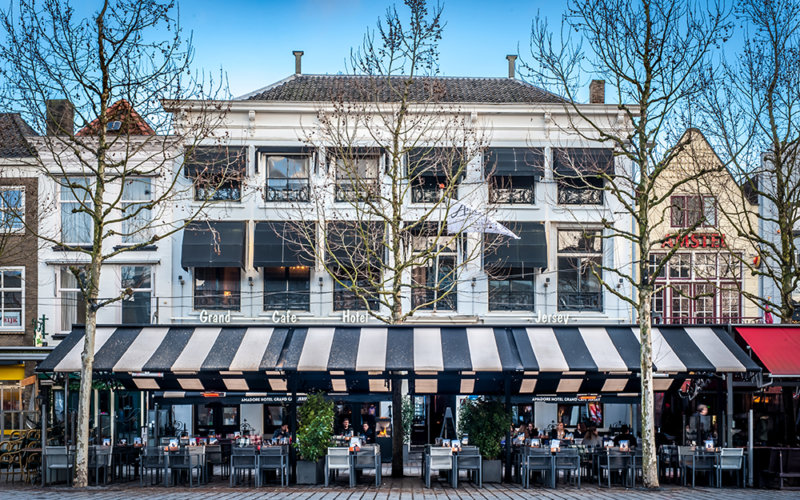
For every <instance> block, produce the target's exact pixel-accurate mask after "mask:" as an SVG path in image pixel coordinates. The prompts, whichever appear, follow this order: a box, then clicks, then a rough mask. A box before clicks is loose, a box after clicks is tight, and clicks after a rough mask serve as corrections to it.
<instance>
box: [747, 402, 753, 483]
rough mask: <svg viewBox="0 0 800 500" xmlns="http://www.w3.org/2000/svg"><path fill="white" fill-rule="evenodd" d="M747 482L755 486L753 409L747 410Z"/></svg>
mask: <svg viewBox="0 0 800 500" xmlns="http://www.w3.org/2000/svg"><path fill="white" fill-rule="evenodd" d="M747 484H748V485H749V486H750V487H751V488H752V487H753V409H752V408H750V411H748V412H747Z"/></svg>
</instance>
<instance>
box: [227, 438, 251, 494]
mask: <svg viewBox="0 0 800 500" xmlns="http://www.w3.org/2000/svg"><path fill="white" fill-rule="evenodd" d="M230 469H231V478H230V482H231V486H233V485H235V484H236V483H237V482H238V476H239V472H244V471H247V473H248V474H250V472H251V471H256V472H257V471H258V456H257V455H256V449H255V447H253V446H247V447H244V448H241V447H233V448H231V468H230ZM256 485H258V478H256Z"/></svg>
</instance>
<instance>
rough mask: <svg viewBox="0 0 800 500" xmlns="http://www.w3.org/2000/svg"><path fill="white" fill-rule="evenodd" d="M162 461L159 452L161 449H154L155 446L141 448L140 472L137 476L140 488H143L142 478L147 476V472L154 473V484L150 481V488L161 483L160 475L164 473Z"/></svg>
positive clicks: (162, 455) (161, 454) (160, 452)
mask: <svg viewBox="0 0 800 500" xmlns="http://www.w3.org/2000/svg"><path fill="white" fill-rule="evenodd" d="M164 460H165V458H164V453H163V452H162V451H161V448H156V447H155V446H145V447H144V448H142V458H141V461H140V465H141V467H142V471H141V474H140V475H139V485H140V486H144V477H145V476H146V475H147V471H148V470H150V471H156V483H153V481H152V479H151V481H150V485H151V486H152V485H153V484H158V483H159V482H161V473H162V472H163V471H164Z"/></svg>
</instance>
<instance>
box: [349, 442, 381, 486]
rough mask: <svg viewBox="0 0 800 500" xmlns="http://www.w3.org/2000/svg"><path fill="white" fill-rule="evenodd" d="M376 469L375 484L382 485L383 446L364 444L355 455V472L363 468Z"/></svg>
mask: <svg viewBox="0 0 800 500" xmlns="http://www.w3.org/2000/svg"><path fill="white" fill-rule="evenodd" d="M370 469H373V470H375V486H376V487H377V486H380V485H381V448H380V446H378V445H377V444H367V445H364V446H363V447H362V448H361V450H359V451H358V452H356V454H355V456H354V457H353V470H354V472H355V473H357V472H359V471H363V470H370Z"/></svg>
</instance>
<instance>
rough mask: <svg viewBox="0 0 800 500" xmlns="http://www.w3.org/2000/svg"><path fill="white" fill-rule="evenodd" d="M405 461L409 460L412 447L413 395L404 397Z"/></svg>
mask: <svg viewBox="0 0 800 500" xmlns="http://www.w3.org/2000/svg"><path fill="white" fill-rule="evenodd" d="M402 419H403V463H406V462H408V453H409V451H410V448H411V425H412V423H413V422H414V401H413V399H412V397H411V396H405V397H403V406H402Z"/></svg>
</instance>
